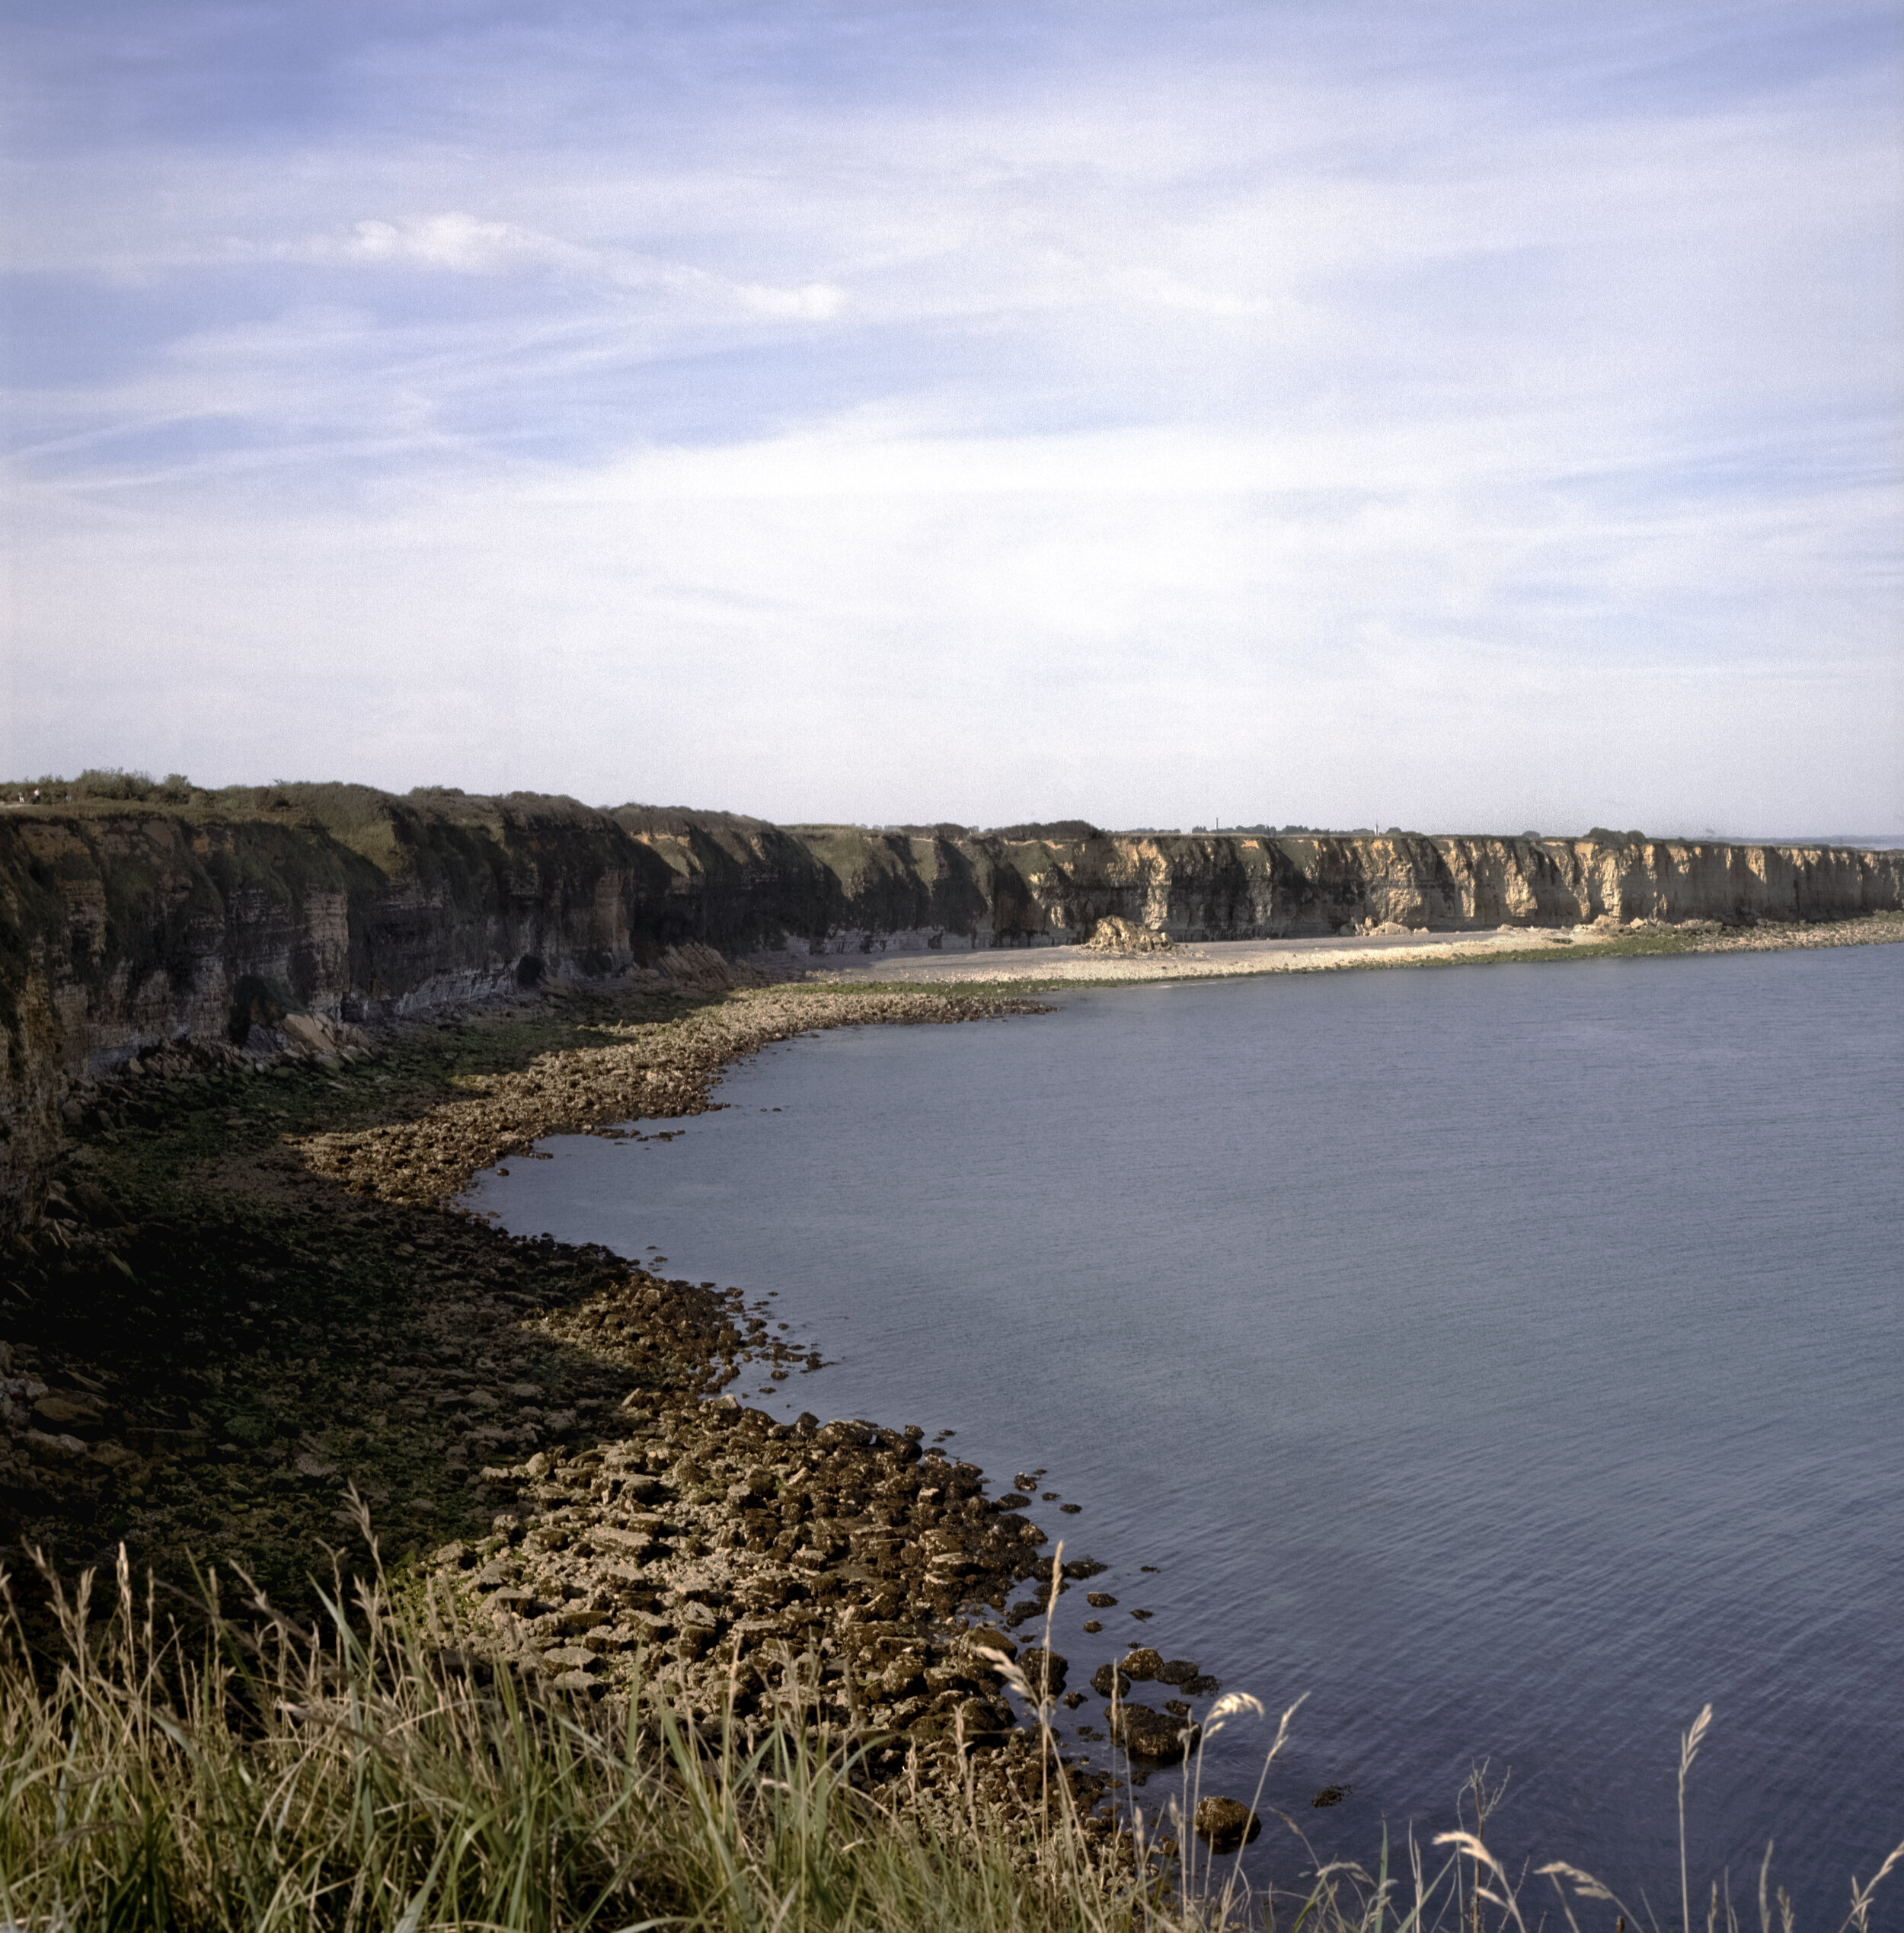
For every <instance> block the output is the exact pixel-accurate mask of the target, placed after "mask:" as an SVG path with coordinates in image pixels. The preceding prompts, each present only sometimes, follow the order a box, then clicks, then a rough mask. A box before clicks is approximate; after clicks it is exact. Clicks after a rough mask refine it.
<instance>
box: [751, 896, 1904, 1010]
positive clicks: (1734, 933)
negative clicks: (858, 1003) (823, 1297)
mask: <svg viewBox="0 0 1904 1933" xmlns="http://www.w3.org/2000/svg"><path fill="white" fill-rule="evenodd" d="M1899 942H1904V913H1896V912H1880V913H1870V914H1866V915H1862V916H1861V917H1859V918H1857V919H1838V920H1819V921H1815V922H1791V923H1785V922H1769V921H1768V922H1763V923H1761V924H1759V925H1752V926H1744V927H1739V926H1724V925H1720V923H1719V922H1717V921H1716V920H1695V921H1689V922H1685V923H1682V924H1679V925H1668V924H1666V923H1665V922H1661V921H1656V920H1634V921H1631V922H1625V923H1622V922H1620V921H1618V920H1607V919H1602V920H1597V921H1596V922H1593V924H1591V925H1580V926H1573V927H1538V926H1503V927H1498V928H1492V929H1490V930H1489V931H1484V932H1472V931H1430V930H1428V929H1425V928H1424V929H1420V930H1417V931H1392V932H1391V931H1378V932H1372V933H1359V934H1346V935H1330V936H1327V937H1309V936H1304V937H1297V938H1286V939H1272V940H1206V941H1187V942H1180V943H1177V944H1171V945H1168V946H1166V947H1158V948H1157V949H1156V950H1155V951H1149V950H1146V951H1135V952H1132V953H1127V954H1126V953H1120V952H1118V951H1114V950H1112V949H1109V948H1105V949H1099V948H1097V947H1091V946H1088V945H1084V946H1050V947H1046V946H1036V947H1011V948H1004V947H993V948H991V949H989V950H987V951H984V952H978V953H931V952H921V953H915V952H899V951H887V952H873V951H868V952H867V953H866V954H862V955H858V956H854V955H850V954H848V955H836V954H826V955H821V956H816V959H817V960H820V961H822V962H823V963H821V964H817V965H813V966H810V969H809V970H808V972H807V975H806V978H807V979H808V980H809V982H810V983H812V984H814V985H818V986H873V985H881V986H890V985H905V984H911V985H916V986H941V987H951V986H975V987H976V986H983V987H991V988H995V989H1001V990H1002V989H1013V990H1016V991H1021V992H1024V991H1034V990H1035V991H1043V990H1047V989H1056V988H1059V987H1070V986H1075V987H1078V988H1083V987H1087V986H1092V987H1103V986H1123V985H1127V984H1129V983H1130V982H1133V981H1150V980H1177V979H1251V978H1256V977H1259V976H1263V975H1267V974H1275V973H1342V972H1350V971H1368V970H1372V969H1376V968H1388V967H1398V966H1455V965H1481V964H1495V965H1501V964H1522V963H1526V962H1529V961H1532V960H1591V959H1609V958H1626V957H1634V956H1637V955H1645V954H1660V955H1669V954H1710V953H1770V952H1784V951H1790V950H1792V949H1806V948H1813V947H1847V946H1886V945H1895V944H1899ZM756 957H757V958H759V959H760V960H762V961H763V962H765V961H769V960H771V961H772V963H774V964H775V965H776V966H779V965H783V964H786V965H792V964H796V963H797V961H798V956H797V955H794V954H772V955H767V954H762V955H758V956H756ZM1002 960H1009V961H1010V962H1011V965H1010V966H1006V965H1004V964H1002V963H1001V962H1002Z"/></svg>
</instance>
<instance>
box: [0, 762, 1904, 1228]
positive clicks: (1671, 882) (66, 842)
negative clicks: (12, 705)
mask: <svg viewBox="0 0 1904 1933" xmlns="http://www.w3.org/2000/svg"><path fill="white" fill-rule="evenodd" d="M1059 834H1069V835H1073V836H1059ZM1900 906H1904V853H1899V852H1896V851H1858V850H1853V849H1849V848H1839V847H1823V846H1820V847H1791V846H1746V845H1724V844H1720V843H1717V842H1710V843H1708V842H1686V841H1680V840H1661V839H1644V838H1642V837H1641V836H1639V835H1637V834H1626V835H1616V834H1599V835H1594V836H1589V837H1587V838H1585V839H1531V838H1519V839H1493V838H1480V837H1462V836H1446V837H1440V836H1438V837H1429V836H1422V835H1418V834H1413V833H1396V834H1390V835H1382V836H1373V837H1356V838H1349V837H1340V838H1337V837H1322V836H1313V837H1302V838H1271V837H1266V836H1260V835H1235V834H1214V835H1202V834H1199V835H1194V836H1148V835H1146V836H1127V835H1119V834H1108V833H1097V832H1091V831H1089V830H1088V829H1085V828H1076V829H1072V828H1069V827H1067V828H1063V829H1054V835H1053V836H1048V837H1026V836H1008V835H992V834H975V833H970V832H965V831H963V830H962V829H957V828H951V827H947V828H941V829H931V830H926V831H919V832H867V831H866V830H864V829H860V828H853V827H800V828H784V827H780V826H772V825H769V824H768V823H765V822H764V821H762V820H752V819H746V818H743V817H741V816H737V815H732V814H726V813H683V812H679V811H670V810H657V809H653V808H648V807H637V806H628V807H621V808H618V809H617V810H613V811H601V810H594V809H592V808H590V807H585V806H582V805H580V804H577V803H575V802H574V801H573V800H567V799H560V798H548V797H540V796H535V795H530V794H513V795H511V796H510V797H506V798H500V799H490V798H478V797H466V796H465V795H463V794H459V793H455V792H448V791H443V792H430V793H426V794H411V795H409V796H408V797H404V798H397V797H391V796H390V795H388V794H383V793H379V792H376V791H372V790H371V789H370V788H365V787H356V786H343V785H329V786H318V785H305V786H300V785H288V786H281V787H272V788H263V789H260V791H257V792H255V793H251V794H233V793H232V792H225V793H222V794H216V795H203V794H201V795H199V797H198V799H197V800H196V803H194V802H190V801H188V802H186V803H182V804H168V803H158V802H152V803H134V802H126V801H92V802H87V801H82V802H81V803H78V804H72V805H65V806H60V807H26V808H24V809H22V808H10V809H8V810H5V811H4V812H0V1220H11V1219H18V1217H19V1216H21V1215H22V1214H23V1213H30V1212H31V1209H32V1207H33V1206H34V1200H35V1197H36V1192H37V1187H38V1185H39V1181H40V1177H42V1176H43V1174H44V1173H45V1171H46V1167H47V1165H48V1163H49V1161H50V1158H51V1156H52V1154H53V1151H54V1150H55V1149H56V1147H57V1145H58V1142H59V1135H60V1132H61V1127H62V1110H65V1109H66V1108H68V1107H71V1106H72V1105H74V1104H75V1102H74V1096H75V1093H76V1092H77V1091H78V1090H80V1089H81V1088H83V1086H84V1085H85V1084H86V1083H88V1082H91V1081H94V1080H97V1079H99V1078H102V1077H104V1076H107V1075H110V1074H112V1073H113V1072H116V1071H117V1070H118V1069H121V1068H123V1066H126V1063H127V1062H129V1061H130V1060H132V1059H133V1057H134V1056H136V1054H137V1053H139V1050H140V1049H141V1048H142V1047H143V1046H149V1045H151V1044H154V1043H160V1042H182V1043H190V1044H193V1045H196V1046H200V1047H201V1048H205V1049H211V1048H218V1049H220V1050H225V1051H228V1052H232V1053H253V1054H257V1053H270V1052H273V1051H276V1050H279V1049H280V1048H282V1047H283V1046H284V1045H285V1044H286V1041H287V1038H290V1037H295V1036H296V1033H297V1030H298V1024H299V1021H300V1018H305V1019H308V1020H311V1021H318V1022H326V1023H328V1022H340V1023H349V1022H353V1021H366V1020H371V1019H375V1018H379V1017H380V1016H388V1015H397V1014H423V1013H426V1012H427V1011H430V1010H432V1009H433V1008H438V1007H441V1006H444V1005H450V1004H453V1003H455V1002H458V1001H463V1000H468V999H470V998H481V997H483V996H484V995H490V994H495V993H501V992H506V991H508V990H510V989H512V988H515V987H519V986H533V985H535V984H537V983H538V982H541V981H542V980H545V979H550V978H561V977H567V976H574V977H583V978H588V979H603V978H607V977H626V978H634V979H647V980H649V981H650V982H653V983H655V984H660V983H662V982H663V981H664V980H665V979H666V978H667V977H669V976H670V975H672V976H676V977H679V976H681V975H682V973H685V972H687V971H689V970H691V969H692V962H693V961H694V960H695V959H697V958H700V959H702V960H704V958H705V956H704V955H699V954H696V953H695V952H694V951H692V949H695V948H698V947H709V948H714V949H717V950H718V951H720V953H722V954H726V955H728V956H734V955H738V954H747V953H750V952H757V951H781V952H782V953H784V954H791V956H792V957H794V959H795V960H799V959H801V958H805V957H811V956H813V955H814V954H826V953H829V952H834V953H837V952H845V951H859V950H861V949H868V948H874V949H881V950H883V949H887V948H899V949H911V948H955V947H956V948H960V949H963V948H967V947H996V946H1021V947H1030V946H1036V945H1037V944H1054V943H1062V942H1065V941H1080V940H1085V939H1088V938H1090V937H1091V933H1092V931H1094V929H1095V928H1096V926H1097V924H1098V923H1099V922H1101V921H1103V920H1104V919H1107V918H1110V917H1113V916H1114V917H1117V918H1119V919H1124V920H1127V921H1129V922H1131V923H1132V924H1133V925H1138V926H1142V927H1147V928H1153V929H1157V930H1160V931H1164V932H1167V933H1168V934H1170V935H1171V936H1172V937H1173V938H1177V939H1180V940H1187V941H1209V940H1225V939H1257V938H1277V937H1283V936H1289V935H1310V934H1313V935H1327V934H1332V933H1340V932H1343V931H1355V930H1366V929H1368V928H1372V927H1376V926H1382V925H1401V926H1404V927H1414V928H1427V929H1430V930H1440V931H1447V930H1458V929H1462V928H1490V927H1497V926H1500V925H1526V926H1542V925H1576V924H1578V923H1580V922H1586V921H1593V920H1595V919H1602V918H1606V917H1609V916H1610V917H1612V918H1615V919H1620V920H1623V921H1624V920H1634V919H1652V920H1660V921H1665V922H1682V921H1688V920H1695V919H1696V920H1716V921H1718V922H1721V923H1723V924H1726V925H1746V924H1753V923H1756V922H1763V921H1768V920H1824V919H1848V918H1854V917H1856V916H1858V915H1863V914H1867V913H1871V912H1886V911H1895V910H1896V909H1899V907H1900ZM287 1025H288V1029H289V1033H288V1034H287Z"/></svg>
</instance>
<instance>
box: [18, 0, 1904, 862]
mask: <svg viewBox="0 0 1904 1933" xmlns="http://www.w3.org/2000/svg"><path fill="white" fill-rule="evenodd" d="M0 112H3V113H4V126H5V132H4V136H0V139H3V140H4V154H3V155H0V161H4V165H5V174H6V182H7V185H6V186H5V188H4V189H0V196H3V197H4V207H0V222H4V244H5V265H4V274H3V275H0V336H3V337H4V345H5V347H4V361H3V363H0V383H3V384H4V394H5V411H4V417H5V420H4V430H5V452H6V453H5V466H6V467H5V477H4V483H3V484H0V562H3V563H4V580H0V621H4V637H5V644H4V655H3V657H0V772H4V773H5V774H8V775H11V776H14V777H19V776H22V775H34V774H37V773H40V772H60V773H63V774H66V775H72V773H74V772H77V771H78V769H79V768H81V767H84V766H89V765H91V766H108V767H110V766H124V767H126V768H139V769H145V770H148V771H151V772H154V773H158V774H162V773H165V772H172V771H178V772H186V773H188V774H189V775H190V776H191V777H192V778H193V779H194V780H196V781H198V782H199V783H200V784H208V785H209V784H228V783H236V782H264V781H269V780H271V779H286V778H349V779H355V780H359V781H363V782H366V783H369V784H377V785H382V786H385V787H387V788H391V789H395V790H398V791H402V790H407V788H410V787H411V786H413V785H417V784H455V785H460V786H462V787H463V788H465V789H466V790H468V791H509V790H514V789H522V790H533V791H555V792H564V793H568V794H573V795H574V796H576V797H580V798H583V799H585V800H589V801H590V802H592V803H595V804H615V803H618V802H620V801H622V800H631V799H634V800H644V801H647V802H650V803H656V804H687V805H693V806H702V807H725V808H727V809H729V810H737V811H744V812H751V813H758V814H759V815H760V816H763V817H766V818H770V819H774V820H781V821H803V820H807V821H810V820H850V821H858V822H861V823H874V824H881V823H899V822H908V821H912V822H918V821H934V820H957V821H960V822H962V823H969V824H976V825H994V824H1002V823H1011V822H1014V821H1020V820H1033V819H1049V818H1057V817H1082V818H1087V819H1090V820H1094V821H1095V822H1096V823H1099V824H1101V825H1106V826H1120V825H1138V824H1141V825H1147V826H1148V825H1163V826H1168V825H1177V824H1181V825H1184V826H1189V825H1190V824H1192V823H1199V824H1225V823H1227V824H1235V823H1257V822H1266V823H1294V822H1300V823H1308V824H1315V825H1334V826H1348V825H1384V826H1394V825H1400V826H1408V827H1411V828H1414V829H1419V830H1423V831H1457V830H1459V831H1500V832H1519V831H1521V830H1522V829H1537V830H1541V831H1544V832H1573V831H1579V830H1583V829H1585V828H1586V826H1589V825H1594V824H1599V825H1607V826H1615V827H1618V828H1626V827H1634V828H1638V829H1644V830H1646V831H1648V832H1657V833H1673V832H1688V833H1693V832H1703V831H1707V830H1715V831H1719V832H1733V833H1736V834H1739V835H1742V836H1764V837H1770V836H1807V835H1823V834H1828V833H1834V832H1838V833H1843V832H1866V833H1873V834H1877V833H1886V832H1896V831H1898V830H1900V829H1904V622H1901V620H1904V591H1901V589H1900V581H1899V580H1900V571H1899V563H1900V551H1901V550H1904V484H1901V483H1900V471H1904V372H1901V370H1900V356H1899V340H1900V331H1899V319H1900V318H1899V310H1900V305H1901V300H1904V273H1900V271H1901V270H1904V262H1901V260H1900V239H1899V238H1900V225H1899V216H1900V213H1901V212H1904V209H1901V208H1900V203H1904V186H1901V185H1900V184H1904V165H1901V164H1904V16H1900V15H1899V13H1898V11H1897V10H1896V8H1894V7H1893V6H1892V5H1890V4H1889V0H1884V4H1864V0H1803V4H1759V5H1750V4H1748V5H1717V4H1713V5H1686V4H1676V0H1645V4H1638V0H1596V4H1593V5H1577V4H1573V0H1541V4H1539V5H1532V4H1528V0H1513V3H1512V4H1507V3H1506V0H1503V3H1502V4H1495V3H1494V0H1475V4H1460V0H1449V4H1426V3H1425V0H1407V3H1404V0H1391V4H1368V3H1367V0H1326V3H1325V0H1315V3H1314V4H1311V3H1310V0H1254V4H1248V5H1217V4H1203V0H1173V3H1172V4H1168V5H1162V4H1155V3H1154V0H1152V3H1150V4H1146V3H1145V0H1086V3H1084V4H1075V5H1073V4H1063V3H1062V0H947V4H925V3H924V0H920V3H919V4H912V0H885V3H884V4H859V0H773V3H772V4H759V3H758V0H754V3H751V4H750V3H749V0H699V4H695V3H693V0H428V3H427V4H422V3H421V0H374V4H359V0H324V5H321V6H311V5H305V4H281V3H280V0H244V3H243V4H225V3H224V0H203V4H198V3H196V0H193V3H190V4H188V3H187V0H176V3H175V0H126V4H114V3H113V0H57V4H53V0H8V5H7V6H6V8H5V10H4V19H0Z"/></svg>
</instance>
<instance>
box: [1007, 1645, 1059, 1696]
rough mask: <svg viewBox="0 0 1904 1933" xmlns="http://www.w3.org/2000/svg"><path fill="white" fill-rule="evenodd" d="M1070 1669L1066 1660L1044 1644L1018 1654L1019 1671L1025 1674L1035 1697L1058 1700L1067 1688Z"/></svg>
mask: <svg viewBox="0 0 1904 1933" xmlns="http://www.w3.org/2000/svg"><path fill="white" fill-rule="evenodd" d="M1069 1668H1070V1667H1069V1663H1068V1661H1067V1660H1065V1659H1064V1658H1062V1657H1060V1656H1059V1654H1058V1653H1056V1651H1049V1650H1046V1648H1045V1647H1044V1646H1043V1645H1042V1644H1033V1645H1030V1646H1027V1647H1026V1649H1025V1650H1023V1651H1021V1653H1019V1654H1018V1669H1020V1670H1021V1671H1022V1672H1023V1673H1024V1676H1025V1682H1026V1683H1027V1685H1030V1687H1031V1689H1032V1692H1033V1695H1043V1696H1046V1697H1050V1698H1056V1696H1057V1695H1058V1694H1059V1692H1062V1690H1063V1689H1064V1688H1065V1673H1066V1672H1067V1671H1068V1670H1069ZM1047 1673H1049V1676H1048V1677H1047Z"/></svg>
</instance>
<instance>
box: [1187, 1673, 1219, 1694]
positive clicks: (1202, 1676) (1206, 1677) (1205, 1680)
mask: <svg viewBox="0 0 1904 1933" xmlns="http://www.w3.org/2000/svg"><path fill="white" fill-rule="evenodd" d="M1222 1689H1223V1684H1222V1679H1218V1678H1212V1676H1210V1674H1209V1673H1208V1672H1207V1671H1206V1672H1202V1673H1199V1674H1198V1675H1197V1676H1196V1677H1194V1678H1193V1679H1191V1680H1190V1682H1189V1683H1188V1684H1187V1685H1185V1686H1184V1690H1185V1691H1186V1692H1188V1693H1189V1694H1190V1696H1191V1697H1192V1698H1215V1697H1216V1695H1217V1693H1218V1692H1220V1691H1221V1690H1222Z"/></svg>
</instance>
